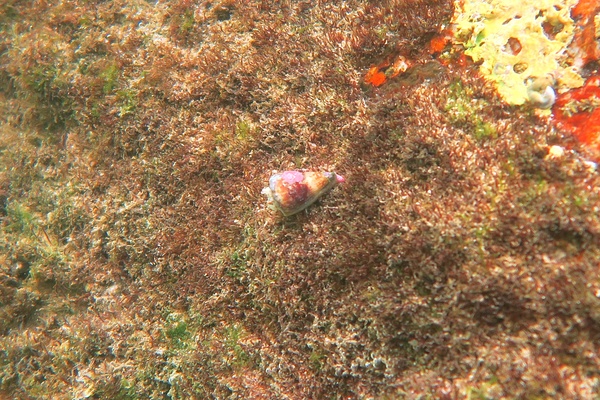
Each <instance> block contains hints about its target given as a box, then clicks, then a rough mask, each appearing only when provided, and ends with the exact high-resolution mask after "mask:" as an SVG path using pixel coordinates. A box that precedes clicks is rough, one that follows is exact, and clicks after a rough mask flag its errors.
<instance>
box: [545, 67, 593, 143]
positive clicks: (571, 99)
mask: <svg viewBox="0 0 600 400" xmlns="http://www.w3.org/2000/svg"><path fill="white" fill-rule="evenodd" d="M553 114H554V118H555V119H556V122H557V124H558V125H559V126H560V127H561V128H562V129H565V130H567V131H569V132H571V133H572V134H573V135H575V136H576V137H577V139H579V141H581V142H582V143H585V144H587V145H589V146H590V147H592V148H594V149H595V150H596V151H598V152H599V153H600V75H599V76H593V77H591V78H589V79H588V80H587V81H586V83H585V85H584V86H583V87H581V88H577V89H574V90H571V91H569V92H567V93H564V94H562V95H560V96H559V97H558V99H557V101H556V103H555V104H554V107H553Z"/></svg>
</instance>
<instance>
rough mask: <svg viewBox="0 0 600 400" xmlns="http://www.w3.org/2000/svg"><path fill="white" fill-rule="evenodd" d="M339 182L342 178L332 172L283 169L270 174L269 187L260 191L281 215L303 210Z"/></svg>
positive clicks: (342, 180)
mask: <svg viewBox="0 0 600 400" xmlns="http://www.w3.org/2000/svg"><path fill="white" fill-rule="evenodd" d="M341 182H344V178H343V177H342V176H340V175H337V174H336V173H334V172H312V171H297V170H294V171H284V172H280V173H278V174H274V175H273V176H271V178H270V179H269V187H266V188H264V189H263V191H262V193H263V194H266V195H267V196H268V197H269V199H271V200H272V201H273V204H274V205H275V207H276V208H277V209H279V211H281V212H282V213H283V215H285V216H289V215H293V214H296V213H298V212H300V211H302V210H304V209H305V208H306V207H308V206H310V205H311V204H312V203H314V202H315V201H317V199H318V198H319V197H321V196H323V195H324V194H325V193H327V192H328V191H330V190H331V189H333V187H335V186H336V185H337V184H338V183H341Z"/></svg>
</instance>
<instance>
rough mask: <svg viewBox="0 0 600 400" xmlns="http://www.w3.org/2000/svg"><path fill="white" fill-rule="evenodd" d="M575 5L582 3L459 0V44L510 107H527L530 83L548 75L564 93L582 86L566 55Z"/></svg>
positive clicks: (455, 21) (563, 0) (570, 0)
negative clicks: (478, 64)
mask: <svg viewBox="0 0 600 400" xmlns="http://www.w3.org/2000/svg"><path fill="white" fill-rule="evenodd" d="M576 4H577V0H554V1H552V0H522V1H515V0H465V1H464V2H458V4H457V6H456V12H455V15H454V18H453V24H454V26H455V41H456V42H457V43H459V44H462V45H463V46H464V47H465V54H467V55H468V56H470V57H471V58H472V59H473V61H475V62H476V63H481V64H480V72H481V73H482V74H483V75H484V76H485V77H486V78H487V79H489V80H490V81H492V82H494V84H495V85H496V87H497V89H498V92H499V94H500V95H501V96H502V98H503V99H504V100H505V101H506V102H507V103H509V104H513V105H521V104H524V103H525V102H526V101H527V100H528V99H529V96H528V91H527V89H528V85H530V84H531V82H532V81H534V80H535V78H543V77H545V76H548V75H551V76H553V77H554V78H555V79H556V80H557V82H556V88H557V89H558V90H559V92H564V91H566V90H569V89H571V88H576V87H580V86H581V85H582V84H583V79H582V78H581V76H580V75H579V74H578V71H577V68H576V67H574V66H573V65H572V63H571V62H570V60H569V56H568V54H567V51H566V49H567V46H568V45H569V43H571V41H572V40H573V36H574V32H575V23H574V21H573V19H572V18H571V15H570V11H571V9H572V8H573V7H574V6H575V5H576Z"/></svg>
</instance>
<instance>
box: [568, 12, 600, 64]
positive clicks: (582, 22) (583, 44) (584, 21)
mask: <svg viewBox="0 0 600 400" xmlns="http://www.w3.org/2000/svg"><path fill="white" fill-rule="evenodd" d="M599 12H600V3H598V1H597V0H580V1H579V3H577V5H576V6H575V7H574V8H573V10H571V16H572V17H573V18H574V19H576V20H578V23H577V28H576V29H577V30H576V32H575V36H574V37H573V42H572V43H571V47H574V48H575V49H577V50H578V51H577V52H576V58H578V59H579V61H580V62H581V63H582V65H586V64H588V63H590V62H594V61H597V60H598V59H599V58H600V48H599V47H598V44H597V43H596V26H595V21H594V16H595V15H597V14H598V13H599Z"/></svg>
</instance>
